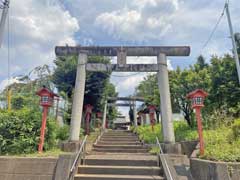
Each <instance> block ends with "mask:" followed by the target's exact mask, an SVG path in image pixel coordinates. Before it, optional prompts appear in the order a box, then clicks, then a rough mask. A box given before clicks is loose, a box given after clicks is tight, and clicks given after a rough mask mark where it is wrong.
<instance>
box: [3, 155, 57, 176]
mask: <svg viewBox="0 0 240 180" xmlns="http://www.w3.org/2000/svg"><path fill="white" fill-rule="evenodd" d="M57 160H58V158H16V157H0V179H1V180H53V177H54V174H55V168H56V165H57Z"/></svg>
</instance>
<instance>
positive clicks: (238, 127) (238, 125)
mask: <svg viewBox="0 0 240 180" xmlns="http://www.w3.org/2000/svg"><path fill="white" fill-rule="evenodd" d="M232 132H233V138H234V139H235V140H236V139H238V138H240V119H237V120H235V122H234V124H233V125H232Z"/></svg>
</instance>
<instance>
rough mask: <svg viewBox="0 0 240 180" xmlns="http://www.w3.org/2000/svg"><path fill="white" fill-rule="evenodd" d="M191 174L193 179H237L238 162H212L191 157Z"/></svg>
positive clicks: (239, 164)
mask: <svg viewBox="0 0 240 180" xmlns="http://www.w3.org/2000/svg"><path fill="white" fill-rule="evenodd" d="M190 168H191V174H192V176H193V178H194V179H195V180H239V179H240V163H226V162H214V161H208V160H201V159H196V158H193V159H191V160H190Z"/></svg>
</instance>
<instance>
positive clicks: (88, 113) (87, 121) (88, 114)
mask: <svg viewBox="0 0 240 180" xmlns="http://www.w3.org/2000/svg"><path fill="white" fill-rule="evenodd" d="M85 109H86V115H85V134H86V135H89V134H90V119H91V114H92V109H93V106H91V105H90V104H87V105H86V106H85Z"/></svg>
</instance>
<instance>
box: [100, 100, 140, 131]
mask: <svg viewBox="0 0 240 180" xmlns="http://www.w3.org/2000/svg"><path fill="white" fill-rule="evenodd" d="M116 101H128V103H115V102H116ZM136 101H140V102H144V98H143V97H109V98H108V101H106V104H105V106H122V107H129V106H130V107H131V106H132V107H133V118H134V126H135V127H137V110H136ZM109 102H110V103H109ZM104 114H105V109H104ZM105 119H106V117H104V118H103V127H105V125H104V124H105V121H106V120H105Z"/></svg>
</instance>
